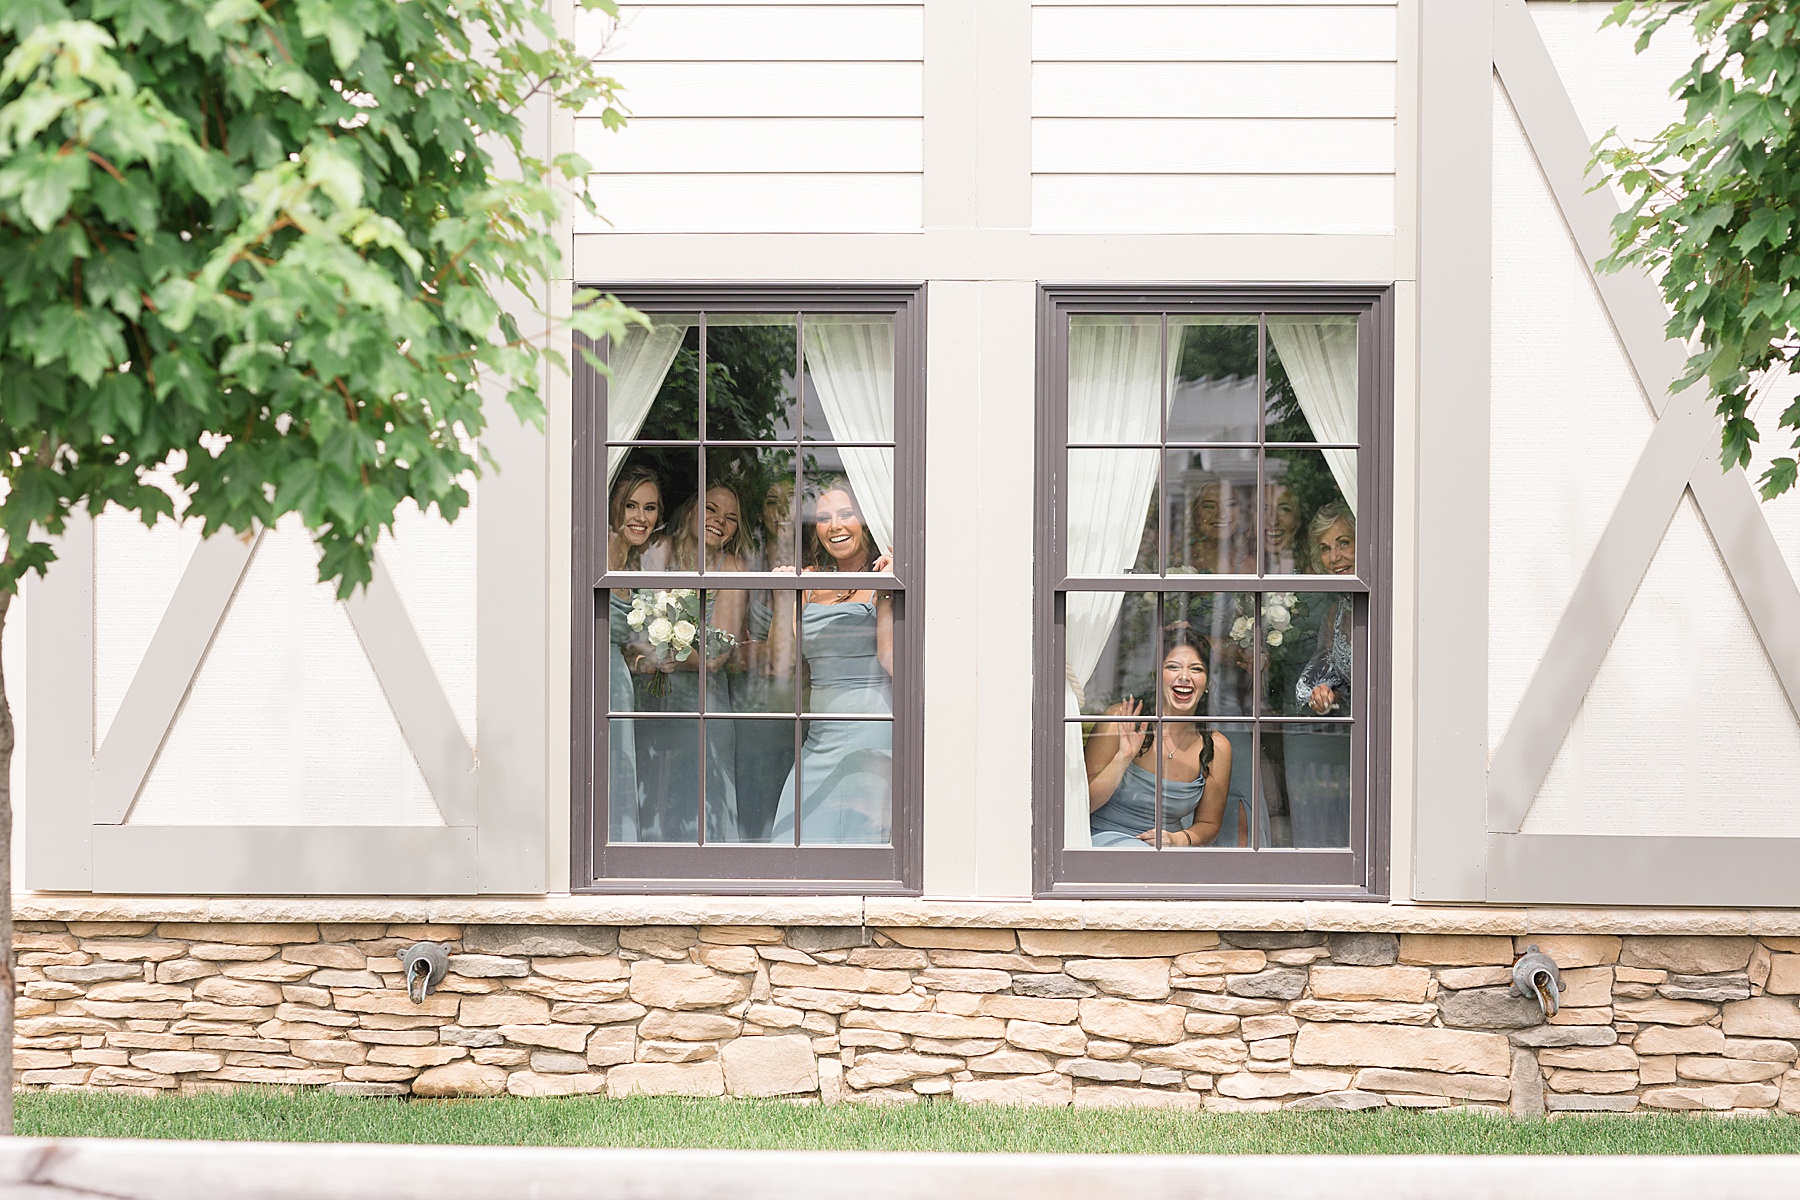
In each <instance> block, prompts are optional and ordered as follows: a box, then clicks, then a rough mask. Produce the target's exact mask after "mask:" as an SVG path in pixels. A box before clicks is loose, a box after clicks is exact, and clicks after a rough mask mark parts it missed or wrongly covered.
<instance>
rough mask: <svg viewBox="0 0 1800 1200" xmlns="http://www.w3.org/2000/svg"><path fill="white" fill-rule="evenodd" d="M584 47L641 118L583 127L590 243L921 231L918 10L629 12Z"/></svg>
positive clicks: (603, 25)
mask: <svg viewBox="0 0 1800 1200" xmlns="http://www.w3.org/2000/svg"><path fill="white" fill-rule="evenodd" d="M577 36H578V42H579V44H580V45H582V47H583V48H584V49H585V50H587V51H588V52H589V53H592V54H596V55H597V56H598V57H599V58H600V60H601V62H602V64H603V65H604V67H605V68H606V70H607V71H608V73H609V74H611V75H613V76H615V77H616V78H617V79H618V80H619V81H620V82H621V83H622V84H624V85H625V92H624V103H625V106H626V107H627V108H628V110H629V111H630V113H631V117H632V119H631V121H630V123H629V124H628V126H627V127H626V129H625V130H624V131H622V132H619V133H613V132H610V131H608V130H606V129H605V128H604V127H603V126H602V125H601V123H600V121H599V120H598V119H597V114H596V115H594V116H584V117H582V118H580V119H578V120H577V122H576V133H575V148H576V150H577V151H578V152H579V153H580V154H581V155H582V156H583V157H585V158H586V159H587V160H588V162H590V163H591V164H593V166H594V169H595V172H596V178H595V179H594V186H595V194H596V199H597V202H598V205H599V209H600V214H601V217H602V218H604V220H595V219H593V218H586V217H584V218H581V219H580V220H579V221H578V224H577V226H576V231H577V232H578V233H587V232H602V231H605V230H608V229H612V230H619V231H626V232H746V233H748V232H878V231H880V232H885V231H906V230H915V229H918V228H919V227H920V220H921V217H920V214H921V199H920V194H921V174H920V172H921V165H922V160H923V112H924V104H923V65H922V55H923V37H924V22H923V14H922V10H921V8H920V7H919V6H918V5H916V4H844V3H837V4H823V3H799V4H755V5H752V4H736V3H734V4H716V3H715V4H644V5H631V6H626V7H624V8H623V9H622V12H621V20H620V22H619V24H618V26H617V27H616V28H613V27H612V26H611V23H610V22H609V21H605V20H604V19H602V18H601V17H599V16H597V15H593V14H589V15H586V16H584V17H583V18H581V20H580V21H579V22H578V26H577Z"/></svg>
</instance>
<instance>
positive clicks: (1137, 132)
mask: <svg viewBox="0 0 1800 1200" xmlns="http://www.w3.org/2000/svg"><path fill="white" fill-rule="evenodd" d="M1396 28H1397V10H1396V8H1395V6H1394V5H1392V4H1371V3H1347V4H1333V3H1325V4H1318V3H1312V4H1292V5H1289V4H1265V3H1237V4H1230V3H1226V4H1167V3H1163V4H1158V3H1149V4H1130V3H1127V4H1119V3H1081V2H1079V0H1052V2H1049V3H1039V4H1037V5H1036V6H1034V8H1033V11H1032V58H1033V67H1032V107H1031V112H1032V226H1033V228H1035V229H1038V230H1043V231H1051V232H1064V231H1068V232H1075V231H1082V232H1132V233H1149V232H1168V233H1385V232H1389V231H1391V230H1393V228H1394V224H1395V212H1394V154H1395V113H1396V96H1397V93H1396V75H1395V70H1396V68H1395V58H1396V49H1397V48H1396Z"/></svg>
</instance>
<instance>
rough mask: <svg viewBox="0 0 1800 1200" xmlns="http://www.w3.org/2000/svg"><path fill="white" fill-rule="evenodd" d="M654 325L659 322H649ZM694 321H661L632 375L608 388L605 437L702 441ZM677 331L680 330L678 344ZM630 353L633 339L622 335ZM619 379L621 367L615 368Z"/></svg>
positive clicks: (632, 365)
mask: <svg viewBox="0 0 1800 1200" xmlns="http://www.w3.org/2000/svg"><path fill="white" fill-rule="evenodd" d="M653 320H658V319H656V318H653ZM695 320H696V318H694V317H663V318H660V319H659V323H658V324H656V325H655V326H654V327H653V328H652V330H651V331H650V336H649V337H648V339H647V340H646V341H645V343H644V345H643V349H642V351H641V352H640V353H639V354H638V356H637V357H636V358H634V359H632V360H631V361H630V362H629V363H628V364H627V368H626V369H627V370H628V371H629V372H630V374H628V375H625V376H623V377H622V378H618V379H615V380H614V381H613V382H612V383H611V384H610V385H609V387H608V391H607V403H606V425H607V436H608V437H609V438H610V439H611V440H613V441H630V440H633V439H636V440H639V441H692V440H694V439H696V438H698V437H699V436H700V326H699V325H698V324H697V323H696V324H691V325H683V324H681V323H682V322H688V321H695ZM675 330H680V336H679V340H676V337H675ZM626 336H627V341H626V343H625V345H626V348H627V349H629V348H630V340H629V339H630V338H631V337H632V336H633V335H631V334H628V335H626ZM613 371H614V374H615V375H617V374H618V371H619V368H618V367H617V366H616V365H615V366H614V367H613Z"/></svg>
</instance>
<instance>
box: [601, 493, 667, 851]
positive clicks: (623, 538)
mask: <svg viewBox="0 0 1800 1200" xmlns="http://www.w3.org/2000/svg"><path fill="white" fill-rule="evenodd" d="M606 515H607V534H606V563H607V567H608V569H609V570H613V571H636V570H638V569H639V568H640V566H641V564H642V560H643V557H644V547H645V546H647V545H649V544H650V539H651V538H652V537H653V536H654V535H655V534H656V531H657V530H658V529H659V528H661V527H662V516H663V501H662V481H661V480H660V479H658V478H657V475H656V472H655V471H652V470H651V469H650V468H648V467H640V466H633V467H626V468H625V469H624V470H623V471H621V472H620V473H619V481H618V482H617V483H616V484H614V485H613V491H612V498H611V500H610V501H609V502H608V504H607V509H606ZM630 611H631V592H630V591H629V590H627V589H625V588H614V589H613V590H612V591H611V592H609V593H608V594H607V618H608V619H607V640H608V641H609V642H610V643H611V647H610V649H611V653H610V654H609V656H608V661H607V671H606V683H607V695H608V701H607V702H608V705H609V706H610V707H611V709H612V712H613V713H614V714H615V717H616V716H617V714H620V713H627V714H628V713H631V712H633V711H635V708H636V705H635V704H634V703H633V699H634V696H633V692H634V690H635V689H634V688H633V687H632V682H631V674H630V673H629V672H628V671H627V670H626V669H625V647H626V646H627V645H629V644H630V642H631V639H632V633H633V631H632V628H631V626H630V625H628V624H626V623H625V616H626V614H627V613H629V612H630ZM636 653H637V652H636V651H635V650H634V651H633V654H634V655H636ZM636 724H637V722H635V721H633V720H630V719H629V718H627V719H624V720H619V719H615V720H613V721H612V722H611V723H610V724H609V725H608V738H607V741H608V745H609V755H608V757H609V758H611V760H612V763H611V768H612V769H611V772H610V779H609V782H608V790H607V813H608V818H607V826H608V830H609V833H610V837H609V838H608V840H609V841H614V842H633V841H636V840H637V832H638V781H637V730H636V728H635V726H636Z"/></svg>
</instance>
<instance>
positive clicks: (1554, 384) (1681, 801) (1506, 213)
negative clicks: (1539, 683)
mask: <svg viewBox="0 0 1800 1200" xmlns="http://www.w3.org/2000/svg"><path fill="white" fill-rule="evenodd" d="M1609 7H1610V6H1608V5H1604V4H1579V5H1570V4H1563V3H1554V4H1534V5H1533V6H1532V11H1533V15H1534V16H1535V17H1536V19H1537V20H1538V23H1539V28H1540V29H1541V30H1542V32H1543V34H1544V38H1545V42H1546V44H1547V45H1548V47H1549V49H1550V52H1551V55H1552V57H1553V58H1554V60H1555V61H1556V65H1557V68H1558V70H1559V71H1560V72H1561V74H1562V77H1563V79H1564V80H1565V82H1566V85H1567V87H1568V89H1569V92H1570V97H1571V99H1572V100H1573V102H1574V104H1575V107H1576V110H1577V112H1578V114H1579V115H1580V116H1581V118H1582V122H1583V125H1584V127H1585V128H1586V131H1587V133H1588V135H1589V136H1590V137H1599V136H1601V135H1602V134H1604V133H1605V132H1606V130H1607V129H1609V128H1611V127H1613V126H1617V127H1619V129H1620V131H1621V133H1622V134H1624V135H1625V136H1627V137H1644V136H1648V135H1650V134H1652V133H1654V132H1655V131H1656V130H1657V129H1659V128H1661V127H1662V125H1664V124H1666V123H1667V121H1668V120H1670V119H1672V118H1673V117H1675V116H1676V115H1678V109H1677V107H1676V106H1675V104H1674V103H1673V102H1672V101H1671V100H1670V99H1669V98H1668V96H1667V88H1668V84H1669V82H1670V81H1672V80H1673V79H1675V78H1676V77H1677V76H1678V75H1679V74H1680V73H1681V71H1682V69H1683V68H1684V67H1685V66H1686V64H1687V62H1688V60H1689V59H1690V58H1691V57H1692V51H1691V49H1690V48H1689V47H1690V46H1691V43H1684V42H1683V41H1682V40H1680V39H1678V38H1676V37H1673V36H1670V35H1669V34H1667V33H1665V34H1663V35H1661V36H1660V37H1659V38H1658V39H1657V40H1656V41H1655V42H1653V43H1652V49H1651V51H1650V52H1649V53H1647V54H1645V55H1643V56H1641V57H1640V56H1636V55H1634V54H1633V52H1632V48H1631V42H1632V36H1631V35H1629V34H1626V33H1622V32H1620V31H1618V30H1607V31H1605V32H1599V31H1598V26H1599V23H1600V20H1601V18H1602V17H1603V16H1604V15H1605V13H1606V11H1607V10H1608V8H1609ZM1494 113H1495V117H1494V139H1495V172H1494V189H1495V192H1494V221H1495V223H1494V277H1493V278H1494V294H1493V303H1494V309H1493V376H1492V379H1493V392H1492V409H1491V414H1492V416H1491V422H1492V432H1493V441H1492V457H1491V460H1490V488H1491V508H1490V524H1489V530H1488V535H1489V553H1490V564H1491V584H1490V607H1489V692H1488V698H1489V744H1490V746H1492V745H1495V744H1497V743H1498V741H1499V739H1500V737H1501V735H1502V734H1503V733H1504V732H1505V730H1506V728H1507V726H1508V724H1509V723H1510V721H1511V720H1512V718H1513V715H1514V713H1515V710H1516V709H1517V706H1518V703H1519V700H1520V697H1521V696H1522V694H1523V693H1524V690H1525V686H1526V683H1527V682H1528V681H1529V679H1530V677H1531V674H1532V672H1533V671H1534V670H1535V669H1536V667H1537V665H1538V662H1539V660H1540V658H1541V657H1542V654H1543V651H1544V648H1545V646H1546V644H1547V643H1548V641H1549V639H1550V635H1551V631H1552V630H1553V629H1554V628H1555V626H1556V623H1557V620H1558V618H1559V617H1560V616H1561V615H1562V611H1563V608H1564V606H1565V605H1566V604H1567V602H1568V600H1569V597H1570V594H1571V592H1572V591H1573V589H1574V587H1575V584H1576V581H1577V580H1578V579H1579V578H1580V576H1581V573H1582V570H1583V568H1584V567H1585V566H1586V565H1587V559H1588V556H1589V555H1590V554H1591V553H1592V552H1593V549H1594V545H1595V543H1596V541H1597V540H1598V538H1599V536H1600V532H1601V530H1602V528H1603V527H1604V526H1605V523H1606V521H1607V519H1608V518H1609V517H1610V516H1611V514H1612V512H1613V509H1614V507H1615V505H1616V504H1617V502H1618V499H1619V496H1620V494H1621V492H1622V490H1623V488H1624V484H1625V479H1626V477H1627V476H1628V474H1629V473H1630V472H1631V470H1632V468H1633V467H1634V465H1635V464H1636V462H1637V458H1638V455H1639V453H1640V452H1641V450H1642V448H1643V446H1644V443H1645V440H1646V439H1647V437H1648V435H1649V431H1650V429H1651V424H1652V414H1651V409H1650V406H1649V403H1648V400H1647V399H1646V397H1645V396H1644V395H1643V393H1642V391H1641V389H1640V388H1639V386H1638V384H1637V381H1636V379H1635V377H1634V376H1633V374H1632V373H1631V369H1630V366H1629V363H1628V361H1627V359H1626V357H1625V355H1624V352H1623V350H1622V348H1621V347H1620V345H1619V343H1618V340H1617V337H1616V335H1615V334H1614V332H1613V329H1612V327H1611V325H1610V323H1609V322H1608V320H1607V318H1606V315H1605V312H1604V310H1603V308H1602V307H1601V304H1600V300H1599V297H1598V294H1597V292H1596V291H1595V289H1594V286H1593V284H1592V281H1591V279H1590V277H1589V276H1588V275H1587V273H1586V270H1585V268H1584V265H1583V263H1582V261H1581V258H1580V256H1579V255H1578V254H1577V252H1576V250H1575V247H1574V244H1573V242H1572V240H1571V238H1570V237H1569V235H1568V232H1567V230H1566V228H1565V227H1564V225H1563V223H1562V220H1561V217H1560V214H1559V213H1558V211H1557V209H1556V206H1555V203H1554V201H1553V200H1552V198H1551V195H1550V192H1549V188H1548V186H1547V184H1546V183H1545V182H1544V180H1543V178H1542V176H1541V174H1540V173H1539V170H1538V167H1537V163H1536V160H1535V158H1534V157H1533V156H1532V152H1531V149H1530V147H1529V145H1528V144H1527V143H1526V141H1525V138H1524V135H1523V132H1522V130H1521V129H1520V127H1519V124H1518V121H1517V118H1516V117H1515V116H1514V115H1513V112H1512V109H1511V106H1510V104H1509V102H1508V100H1507V98H1506V97H1505V95H1504V93H1503V92H1501V91H1499V90H1498V89H1496V94H1495V108H1494ZM1792 390H1793V389H1792V386H1791V385H1789V386H1787V387H1785V389H1778V393H1780V392H1785V393H1791V392H1792ZM1782 403H1783V401H1782V400H1781V399H1780V398H1779V395H1777V396H1775V397H1771V399H1769V400H1766V401H1765V402H1764V405H1763V408H1764V410H1765V411H1769V410H1774V411H1778V410H1779V408H1780V407H1781V405H1782ZM1767 514H1768V516H1769V517H1770V519H1771V524H1772V527H1773V528H1774V531H1775V534H1776V538H1777V540H1778V541H1779V542H1780V543H1781V546H1782V550H1783V552H1784V554H1785V555H1786V556H1787V561H1788V563H1789V566H1790V568H1794V567H1796V566H1800V498H1795V497H1790V498H1787V499H1784V500H1782V501H1781V502H1779V503H1777V504H1775V505H1772V506H1768V509H1767ZM1796 776H1800V722H1797V721H1796V718H1795V714H1794V711H1793V709H1792V707H1791V706H1790V705H1789V703H1788V701H1787V698H1786V696H1785V695H1784V694H1783V692H1782V690H1781V687H1780V685H1779V682H1778V680H1777V679H1776V676H1775V673H1774V671H1773V669H1772V667H1771V666H1770V663H1769V660H1768V657H1767V655H1766V653H1765V652H1764V650H1763V647H1762V644H1761V642H1760V640H1759V639H1758V636H1757V634H1756V631H1755V628H1754V627H1753V626H1752V624H1751V622H1750V619H1749V616H1748V614H1747V613H1746V611H1745V609H1744V606H1743V603H1742V601H1741V600H1740V599H1739V597H1738V595H1737V592H1736V590H1735V587H1734V585H1733V584H1732V582H1731V579H1730V576H1729V575H1728V573H1727V572H1726V569H1725V565H1724V562H1723V560H1722V559H1721V557H1720V555H1719V552H1718V549H1717V547H1716V545H1715V543H1714V541H1713V538H1712V535H1711V533H1710V531H1709V530H1708V529H1707V527H1706V523H1705V520H1704V519H1703V517H1702V516H1701V514H1700V511H1699V509H1698V507H1697V506H1696V505H1695V503H1694V501H1693V498H1692V496H1691V495H1690V496H1686V497H1684V498H1683V499H1682V501H1681V504H1680V507H1679V508H1678V509H1677V511H1676V513H1675V515H1674V518H1673V520H1672V521H1671V522H1670V525H1669V527H1668V530H1667V532H1666V533H1665V534H1664V538H1663V542H1662V545H1661V548H1660V549H1659V550H1658V551H1657V554H1656V557H1655V559H1654V560H1653V562H1652V563H1651V566H1650V568H1649V570H1648V572H1647V573H1646V574H1645V576H1644V579H1643V582H1642V584H1641V585H1640V586H1639V587H1638V589H1637V592H1636V595H1635V597H1634V599H1633V601H1632V604H1631V607H1630V609H1629V611H1628V613H1627V615H1626V617H1625V620H1624V622H1623V624H1622V625H1621V627H1620V629H1619V632H1618V634H1617V636H1616V637H1615V638H1614V639H1613V641H1612V643H1611V647H1610V649H1609V650H1608V652H1607V655H1606V658H1605V660H1604V662H1603V663H1602V665H1601V667H1600V670H1599V672H1598V674H1597V675H1596V677H1595V680H1594V682H1593V685H1592V687H1591V688H1590V689H1589V691H1588V694H1587V697H1586V700H1585V701H1584V703H1583V705H1582V708H1581V711H1580V712H1579V714H1578V715H1577V717H1576V719H1575V722H1574V724H1573V727H1572V728H1571V729H1570V731H1569V734H1568V737H1567V740H1566V741H1565V742H1564V743H1563V746H1562V748H1561V751H1560V753H1559V754H1558V756H1557V759H1556V762H1555V764H1554V766H1553V767H1552V768H1551V771H1550V774H1549V777H1548V778H1547V779H1546V781H1545V783H1544V785H1543V787H1542V789H1541V790H1540V792H1539V794H1538V797H1537V800H1536V802H1535V804H1534V805H1533V807H1532V809H1531V812H1530V814H1529V815H1528V816H1527V818H1526V820H1525V823H1524V825H1523V826H1522V828H1521V832H1523V833H1527V834H1538V833H1544V834H1615V835H1619V834H1640V835H1665V836H1684V835H1685V836H1722V835H1740V836H1741V835H1750V836H1788V837H1792V836H1796V835H1800V808H1796V806H1795V805H1794V803H1793V780H1794V779H1795V778H1796Z"/></svg>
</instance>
